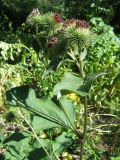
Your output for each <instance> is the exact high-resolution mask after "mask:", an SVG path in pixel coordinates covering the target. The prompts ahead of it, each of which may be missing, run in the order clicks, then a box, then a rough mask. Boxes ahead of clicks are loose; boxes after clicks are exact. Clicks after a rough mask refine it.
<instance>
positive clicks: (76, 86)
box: [53, 72, 105, 96]
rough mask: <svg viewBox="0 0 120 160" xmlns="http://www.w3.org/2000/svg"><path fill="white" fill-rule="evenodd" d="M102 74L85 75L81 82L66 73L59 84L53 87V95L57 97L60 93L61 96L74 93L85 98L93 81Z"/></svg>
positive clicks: (79, 79)
mask: <svg viewBox="0 0 120 160" xmlns="http://www.w3.org/2000/svg"><path fill="white" fill-rule="evenodd" d="M104 74H105V73H98V74H91V75H87V76H86V77H85V79H84V81H83V80H82V79H81V78H79V77H77V76H75V75H73V74H72V73H70V72H66V73H65V74H64V77H63V79H62V80H61V82H59V83H57V84H56V85H55V87H54V89H53V94H54V95H58V94H59V93H60V92H61V93H63V94H65V93H66V92H75V93H77V94H78V95H80V96H85V95H87V94H88V92H89V90H90V88H91V85H92V83H93V81H94V80H95V79H96V78H98V77H99V76H101V75H104Z"/></svg>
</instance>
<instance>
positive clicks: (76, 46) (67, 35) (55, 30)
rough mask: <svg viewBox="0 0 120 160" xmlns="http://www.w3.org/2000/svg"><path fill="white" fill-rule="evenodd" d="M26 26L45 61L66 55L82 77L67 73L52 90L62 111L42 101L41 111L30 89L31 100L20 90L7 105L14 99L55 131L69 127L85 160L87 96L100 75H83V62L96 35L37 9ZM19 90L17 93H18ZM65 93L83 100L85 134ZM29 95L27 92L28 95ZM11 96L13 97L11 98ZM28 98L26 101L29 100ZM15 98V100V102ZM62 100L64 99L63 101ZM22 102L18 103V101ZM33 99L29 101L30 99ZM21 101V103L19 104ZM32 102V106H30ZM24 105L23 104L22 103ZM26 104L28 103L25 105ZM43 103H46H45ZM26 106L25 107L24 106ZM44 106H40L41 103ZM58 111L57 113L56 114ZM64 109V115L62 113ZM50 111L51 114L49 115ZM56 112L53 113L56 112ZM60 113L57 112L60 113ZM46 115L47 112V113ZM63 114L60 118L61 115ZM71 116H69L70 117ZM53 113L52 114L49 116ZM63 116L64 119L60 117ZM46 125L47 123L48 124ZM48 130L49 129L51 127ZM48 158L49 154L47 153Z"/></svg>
mask: <svg viewBox="0 0 120 160" xmlns="http://www.w3.org/2000/svg"><path fill="white" fill-rule="evenodd" d="M26 25H27V26H28V28H29V30H31V33H32V34H33V37H35V38H36V40H37V43H38V44H39V48H40V50H41V51H42V52H43V54H44V55H45V56H46V59H49V57H51V55H55V56H56V57H57V56H59V55H60V56H63V55H67V56H68V57H69V60H70V61H71V62H72V63H74V65H76V67H77V68H78V71H79V74H78V76H75V75H74V74H70V73H67V74H65V77H64V79H63V80H62V81H61V82H59V83H58V84H56V85H55V87H54V89H53V95H54V96H55V95H57V97H58V99H57V100H58V103H57V104H58V105H59V107H60V108H59V107H58V108H59V110H58V108H56V107H55V106H54V107H53V108H52V106H50V108H49V105H50V104H52V105H53V104H54V103H53V102H51V101H50V99H49V101H50V103H49V101H46V102H44V101H42V105H45V106H46V107H47V109H45V108H44V107H42V108H41V110H40V112H39V111H38V112H37V110H39V109H40V108H38V103H40V101H38V100H37V99H36V98H35V94H32V92H33V91H32V90H31V89H30V92H29V94H28V95H27V96H28V98H27V99H25V98H24V101H23V100H22V99H23V97H22V99H21V97H19V96H18V97H16V96H17V92H18V93H19V89H18V88H15V92H14V89H13V90H11V91H8V93H7V94H8V95H9V96H7V97H8V101H9V102H10V103H12V102H13V101H11V100H12V99H14V101H15V102H16V103H18V104H19V105H21V106H22V107H24V108H25V107H26V106H27V107H26V108H27V109H28V110H30V111H32V112H34V113H37V115H39V117H41V118H43V119H45V120H47V122H48V121H49V123H50V122H52V125H53V127H56V126H62V127H65V128H66V127H68V128H70V129H71V130H72V131H74V133H75V134H76V135H77V137H78V139H79V141H80V160H82V159H83V150H84V144H85V141H86V133H87V126H88V120H87V118H88V111H87V110H88V106H87V94H88V92H89V90H90V87H91V84H92V82H93V80H94V79H95V78H96V77H98V76H99V75H101V74H95V75H91V76H88V75H85V72H84V59H85V56H86V54H87V49H88V47H90V46H91V45H93V43H94V42H95V39H96V34H95V33H94V32H93V31H92V29H91V27H90V25H89V23H88V22H86V21H84V20H79V19H67V20H63V18H61V16H60V15H59V14H56V13H51V12H50V13H46V14H43V13H40V12H39V10H38V9H34V10H33V11H32V13H31V14H30V15H29V16H28V17H27V20H26ZM17 90H18V91H17ZM63 91H70V92H75V93H76V94H77V95H78V96H83V97H84V125H83V131H79V130H77V129H76V126H75V125H74V123H73V122H74V119H75V117H74V116H75V115H74V112H73V109H72V106H70V107H71V108H70V111H69V110H67V109H68V108H69V107H68V108H67V106H68V105H69V104H70V102H67V100H66V99H64V95H65V93H66V92H63ZM27 93H28V92H27ZM11 95H12V96H11ZM27 96H26V97H27ZM31 96H34V98H33V100H34V103H36V102H37V103H36V104H35V105H36V106H37V108H36V109H37V110H35V109H34V108H33V106H32V104H31V103H32V100H31ZM15 97H16V98H15ZM61 97H62V98H61ZM18 98H19V99H18ZM29 98H30V99H29ZM20 99H21V100H22V101H20ZM29 101H30V102H31V103H29ZM21 102H22V103H21ZM24 102H26V103H24ZM43 102H44V103H43ZM23 103H24V104H23ZM40 105H41V103H40ZM55 108H56V110H54V109H55ZM61 109H62V111H61ZM48 110H49V112H48ZM53 110H54V112H55V113H54V112H53ZM57 110H58V111H57ZM46 111H47V112H46ZM60 112H61V115H60ZM67 112H70V115H69V114H68V113H67ZM49 113H50V114H49ZM61 116H62V117H61ZM46 124H47V123H46ZM47 127H48V128H49V127H50V125H49V124H48V126H47ZM47 154H48V153H47Z"/></svg>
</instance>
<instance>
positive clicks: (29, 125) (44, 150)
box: [19, 110, 52, 160]
mask: <svg viewBox="0 0 120 160" xmlns="http://www.w3.org/2000/svg"><path fill="white" fill-rule="evenodd" d="M19 115H20V116H21V117H22V118H23V119H24V120H25V122H26V123H27V124H28V126H29V127H30V129H31V130H32V132H33V134H34V136H35V138H36V140H37V141H38V142H39V143H40V145H41V146H42V148H43V149H44V151H45V153H46V155H47V156H48V158H49V159H50V160H52V159H51V156H50V155H49V153H48V151H47V150H46V148H45V147H44V145H43V144H42V142H41V141H40V139H39V138H38V136H37V134H36V132H35V130H34V128H33V127H32V126H31V124H30V123H29V122H28V120H27V119H26V118H25V117H24V116H23V114H22V113H21V111H20V110H19Z"/></svg>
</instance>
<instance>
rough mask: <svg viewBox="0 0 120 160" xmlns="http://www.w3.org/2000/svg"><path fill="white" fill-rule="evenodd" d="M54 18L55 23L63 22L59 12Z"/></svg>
mask: <svg viewBox="0 0 120 160" xmlns="http://www.w3.org/2000/svg"><path fill="white" fill-rule="evenodd" d="M53 19H54V21H55V23H61V22H63V19H62V17H61V16H60V15H59V14H57V13H56V14H54V17H53Z"/></svg>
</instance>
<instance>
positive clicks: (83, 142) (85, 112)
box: [80, 96, 87, 160]
mask: <svg viewBox="0 0 120 160" xmlns="http://www.w3.org/2000/svg"><path fill="white" fill-rule="evenodd" d="M84 102H85V104H84V129H83V140H82V141H81V152H80V160H82V159H83V150H84V144H85V140H86V132H87V96H85V98H84Z"/></svg>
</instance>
